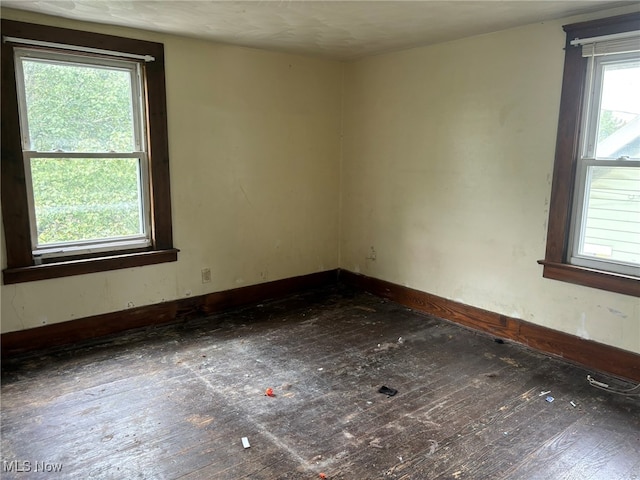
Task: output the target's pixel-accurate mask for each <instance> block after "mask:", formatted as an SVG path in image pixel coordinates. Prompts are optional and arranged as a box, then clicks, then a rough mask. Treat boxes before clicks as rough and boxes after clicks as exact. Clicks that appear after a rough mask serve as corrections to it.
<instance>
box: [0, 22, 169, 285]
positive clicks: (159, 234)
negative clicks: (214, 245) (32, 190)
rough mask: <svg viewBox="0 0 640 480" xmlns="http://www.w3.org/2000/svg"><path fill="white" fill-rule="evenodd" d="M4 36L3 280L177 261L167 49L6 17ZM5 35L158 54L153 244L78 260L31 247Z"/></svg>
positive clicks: (149, 96)
mask: <svg viewBox="0 0 640 480" xmlns="http://www.w3.org/2000/svg"><path fill="white" fill-rule="evenodd" d="M2 35H3V42H2V98H1V101H2V130H1V134H2V165H1V174H2V217H3V223H4V232H5V243H6V259H7V268H6V269H5V270H4V271H3V280H4V283H5V284H9V283H19V282H29V281H36V280H44V279H48V278H56V277H64V276H70V275H81V274H86V273H94V272H100V271H106V270H116V269H121V268H129V267H136V266H143V265H151V264H156V263H163V262H171V261H175V260H177V253H178V250H177V249H175V248H174V247H173V237H172V226H171V195H170V186H169V147H168V140H167V113H166V92H165V75H164V46H163V45H162V44H161V43H155V42H148V41H143V40H135V39H129V38H122V37H115V36H111V35H102V34H98V33H90V32H83V31H78V30H69V29H63V28H56V27H49V26H43V25H35V24H30V23H23V22H17V21H11V20H5V19H3V20H2ZM4 37H15V38H19V39H23V40H35V41H39V42H47V43H49V44H51V43H56V44H62V45H66V46H76V47H80V48H92V49H99V50H107V51H112V52H121V53H126V54H133V55H151V56H153V57H155V61H153V62H150V63H148V65H147V66H146V74H145V82H146V83H145V93H146V97H145V98H146V105H145V107H146V118H147V124H148V132H147V137H148V138H147V145H148V167H149V183H150V197H151V199H150V200H151V230H152V232H151V233H152V235H151V237H152V245H151V246H150V247H148V248H144V249H136V250H131V251H127V250H125V251H122V250H120V251H117V252H106V253H101V254H96V255H85V256H81V257H77V258H74V257H71V258H69V257H65V258H64V259H62V258H60V259H54V260H52V261H50V262H47V263H42V264H40V265H36V261H35V259H34V256H33V251H32V244H31V233H30V232H31V230H30V228H31V227H30V219H29V209H28V203H27V202H28V200H27V195H28V193H27V185H26V183H25V182H26V177H25V167H24V161H23V154H22V142H21V136H20V135H21V132H20V120H19V114H18V99H17V91H16V76H15V66H14V52H13V50H14V45H12V44H11V43H10V42H5V41H4Z"/></svg>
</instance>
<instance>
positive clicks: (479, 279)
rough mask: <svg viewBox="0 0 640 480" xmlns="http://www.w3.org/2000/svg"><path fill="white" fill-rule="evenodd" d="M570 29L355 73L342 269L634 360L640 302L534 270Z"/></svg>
mask: <svg viewBox="0 0 640 480" xmlns="http://www.w3.org/2000/svg"><path fill="white" fill-rule="evenodd" d="M564 23H567V22H566V21H564V22H562V21H557V22H546V23H544V24H536V25H529V26H526V27H522V28H516V29H512V30H507V31H502V32H498V33H494V34H490V35H484V36H480V37H475V38H470V39H465V40H460V41H456V42H451V43H446V44H441V45H437V46H432V47H424V48H417V49H412V50H406V51H402V52H399V53H392V54H387V55H381V56H378V57H373V58H369V59H365V60H362V61H359V62H356V63H353V64H349V65H348V66H347V68H346V71H345V108H344V113H343V115H344V132H345V136H344V144H343V159H342V209H341V212H342V219H341V232H342V233H341V259H340V265H341V267H342V268H344V269H347V270H351V271H354V272H361V273H363V274H365V275H369V276H373V277H376V278H380V279H384V280H387V281H390V282H394V283H398V284H401V285H405V286H409V287H412V288H415V289H418V290H422V291H425V292H429V293H433V294H436V295H439V296H442V297H445V298H448V299H453V300H457V301H459V302H462V303H465V304H469V305H473V306H476V307H480V308H484V309H487V310H491V311H494V312H498V313H502V314H505V315H509V316H513V317H516V318H519V319H523V320H526V321H529V322H532V323H536V324H538V325H543V326H546V327H550V328H554V329H557V330H561V331H563V332H567V333H570V334H574V335H579V336H582V337H585V338H590V339H593V340H596V341H598V342H602V343H606V344H609V345H614V346H617V347H620V348H624V349H627V350H631V351H634V352H640V302H639V300H638V299H637V298H634V297H630V296H624V295H618V294H613V293H608V292H603V291H599V290H594V289H591V288H587V287H581V286H576V285H571V284H567V283H562V282H557V281H553V280H547V279H543V278H542V267H541V266H539V265H538V264H537V263H536V261H537V260H539V259H542V258H543V257H544V253H545V240H546V222H547V217H548V203H549V197H550V191H551V186H550V185H551V175H552V168H553V158H554V147H555V135H556V128H557V119H558V111H559V100H560V87H561V82H562V68H563V59H564V52H563V46H564V33H563V31H562V28H561V25H563V24H564ZM374 252H375V254H374ZM374 258H375V260H374Z"/></svg>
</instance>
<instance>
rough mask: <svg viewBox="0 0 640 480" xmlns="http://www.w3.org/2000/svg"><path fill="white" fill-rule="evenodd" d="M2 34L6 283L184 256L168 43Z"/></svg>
mask: <svg viewBox="0 0 640 480" xmlns="http://www.w3.org/2000/svg"><path fill="white" fill-rule="evenodd" d="M2 33H3V44H2V72H3V74H2V212H3V220H4V227H5V236H6V244H7V263H8V268H7V269H6V270H5V271H4V281H5V283H14V282H20V281H30V280H40V279H44V278H52V277H58V276H66V275H75V274H82V273H90V272H96V271H103V270H111V269H116V268H126V267H132V266H139V265H147V264H152V263H159V262H165V261H173V260H176V258H177V250H175V249H174V248H173V246H172V234H171V210H170V201H169V199H170V193H169V176H168V175H169V171H168V148H167V140H166V113H165V111H166V107H165V103H166V102H165V91H164V64H163V62H164V58H163V47H162V45H161V44H157V43H152V42H144V41H139V40H131V39H124V38H119V37H110V36H105V35H99V34H93V33H86V32H77V31H72V30H65V29H58V28H53V27H43V26H38V25H30V24H24V23H20V22H11V21H6V20H3V21H2Z"/></svg>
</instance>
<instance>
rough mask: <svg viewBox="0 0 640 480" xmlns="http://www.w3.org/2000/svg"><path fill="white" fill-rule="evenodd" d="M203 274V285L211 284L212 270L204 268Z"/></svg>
mask: <svg viewBox="0 0 640 480" xmlns="http://www.w3.org/2000/svg"><path fill="white" fill-rule="evenodd" d="M201 273H202V283H209V282H210V281H211V269H210V268H203V269H202V272H201Z"/></svg>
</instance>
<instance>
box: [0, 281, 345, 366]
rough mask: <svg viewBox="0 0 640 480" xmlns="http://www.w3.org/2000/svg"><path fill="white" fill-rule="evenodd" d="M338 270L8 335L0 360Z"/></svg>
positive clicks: (238, 301)
mask: <svg viewBox="0 0 640 480" xmlns="http://www.w3.org/2000/svg"><path fill="white" fill-rule="evenodd" d="M337 278H338V270H328V271H325V272H318V273H311V274H308V275H302V276H299V277H292V278H285V279H282V280H275V281H272V282H267V283H261V284H258V285H250V286H247V287H241V288H234V289H232V290H225V291H222V292H215V293H209V294H206V295H199V296H196V297H189V298H182V299H177V300H172V301H169V302H163V303H159V304H155V305H147V306H142V307H136V308H131V309H129V310H122V311H118V312H112V313H105V314H102V315H95V316H92V317H86V318H81V319H78V320H70V321H68V322H61V323H54V324H51V325H45V326H42V327H37V328H31V329H28V330H20V331H17V332H8V333H4V334H2V335H1V336H0V341H1V348H2V357H3V358H7V357H10V356H15V355H17V354H22V353H27V352H30V351H36V350H42V349H45V348H51V347H60V346H65V345H72V344H74V343H79V342H83V341H87V340H91V339H96V338H100V337H104V336H107V335H112V334H116V333H120V332H124V331H126V330H132V329H136V328H142V327H151V326H157V325H165V324H170V323H175V322H180V321H185V320H189V319H192V318H196V317H199V316H203V315H211V314H213V313H216V312H221V311H224V310H226V309H229V308H233V307H240V306H243V305H250V304H252V303H259V302H262V301H265V300H269V299H273V298H278V297H283V296H286V295H290V294H293V293H297V292H301V291H303V290H308V289H311V288H316V287H322V286H325V285H330V284H335V283H336V281H337Z"/></svg>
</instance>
